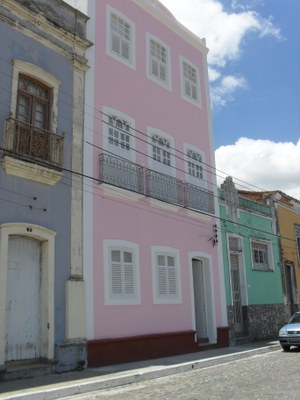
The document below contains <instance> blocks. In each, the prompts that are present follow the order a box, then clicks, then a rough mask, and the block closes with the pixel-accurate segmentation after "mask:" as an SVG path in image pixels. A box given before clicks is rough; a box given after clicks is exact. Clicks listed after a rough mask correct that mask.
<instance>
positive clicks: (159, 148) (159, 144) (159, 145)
mask: <svg viewBox="0 0 300 400" xmlns="http://www.w3.org/2000/svg"><path fill="white" fill-rule="evenodd" d="M152 158H153V160H155V161H158V162H160V163H162V164H165V165H167V166H171V146H170V142H169V141H168V140H167V139H165V138H163V137H161V136H159V135H152Z"/></svg>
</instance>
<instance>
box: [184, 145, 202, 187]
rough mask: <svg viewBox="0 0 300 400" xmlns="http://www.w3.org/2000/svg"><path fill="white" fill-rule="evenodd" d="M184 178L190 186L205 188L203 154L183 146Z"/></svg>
mask: <svg viewBox="0 0 300 400" xmlns="http://www.w3.org/2000/svg"><path fill="white" fill-rule="evenodd" d="M184 154H185V156H184V159H185V177H186V181H187V182H188V183H190V184H192V185H195V186H200V187H201V188H206V176H205V171H204V168H203V163H204V153H203V152H202V151H201V150H200V149H198V148H197V147H195V146H193V145H190V144H184Z"/></svg>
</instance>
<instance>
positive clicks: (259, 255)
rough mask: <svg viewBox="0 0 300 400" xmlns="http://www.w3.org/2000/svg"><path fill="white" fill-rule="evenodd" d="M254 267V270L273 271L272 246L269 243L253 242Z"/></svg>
mask: <svg viewBox="0 0 300 400" xmlns="http://www.w3.org/2000/svg"><path fill="white" fill-rule="evenodd" d="M251 251H252V265H253V269H254V270H258V271H272V270H273V268H272V266H271V257H270V246H269V244H268V243H265V242H259V241H254V240H253V241H251Z"/></svg>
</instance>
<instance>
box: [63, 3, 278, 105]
mask: <svg viewBox="0 0 300 400" xmlns="http://www.w3.org/2000/svg"><path fill="white" fill-rule="evenodd" d="M66 1H67V2H68V3H69V4H71V5H73V6H75V7H77V8H79V9H80V10H81V11H83V12H86V5H87V0H66ZM94 1H98V0H94ZM160 1H161V3H162V4H164V5H165V6H166V7H167V8H168V9H169V10H170V11H171V12H172V13H173V14H174V16H175V17H176V18H177V19H178V21H180V22H181V23H182V24H183V25H185V26H186V27H187V28H188V29H190V30H191V31H192V32H194V33H195V34H196V35H197V36H199V37H200V38H202V37H205V38H206V43H207V46H208V47H209V49H210V51H209V53H208V62H209V67H210V68H209V78H210V80H211V83H212V93H213V94H214V95H213V96H212V104H213V105H214V106H225V105H226V104H227V103H228V102H229V101H231V100H232V99H233V98H234V94H235V92H236V91H238V90H243V89H245V88H246V87H247V85H246V78H243V77H240V78H233V77H226V76H225V77H224V74H225V72H224V68H225V67H226V66H227V65H228V63H230V62H231V61H233V60H236V59H238V58H239V57H241V54H242V52H243V50H244V46H243V44H244V42H245V38H246V36H247V34H249V33H250V32H254V33H256V35H257V38H264V37H266V36H271V37H273V38H276V39H282V37H281V33H280V30H279V29H278V28H277V27H276V26H275V25H274V23H273V20H272V17H269V18H263V17H262V16H261V15H260V14H259V13H257V12H255V11H254V9H255V7H257V6H258V5H259V4H261V2H262V0H248V1H245V0H243V1H241V0H232V2H231V3H230V2H229V0H228V3H229V5H230V6H231V9H230V11H227V10H225V9H224V7H223V5H222V3H221V1H220V0H188V2H187V1H184V0H160ZM239 75H240V74H239ZM229 79H234V84H233V85H231V87H230V90H229V91H226V87H225V86H226V82H228V80H229ZM227 89H228V88H227ZM224 93H225V96H224V97H223V98H222V99H221V97H220V94H224Z"/></svg>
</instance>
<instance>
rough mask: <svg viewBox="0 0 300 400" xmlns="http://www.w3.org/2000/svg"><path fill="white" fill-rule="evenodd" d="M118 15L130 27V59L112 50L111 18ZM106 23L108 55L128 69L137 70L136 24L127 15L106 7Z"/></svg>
mask: <svg viewBox="0 0 300 400" xmlns="http://www.w3.org/2000/svg"><path fill="white" fill-rule="evenodd" d="M112 15H116V16H117V17H118V18H120V19H121V20H122V21H124V23H126V24H128V25H129V26H130V39H129V41H128V45H129V57H128V58H126V57H122V55H120V54H118V53H116V52H114V51H113V50H112V24H111V16H112ZM106 21H107V32H106V53H107V54H108V55H109V56H111V57H112V58H114V59H115V60H117V61H119V62H121V63H122V64H124V65H127V66H128V67H130V68H132V69H135V68H136V54H135V52H136V50H135V48H136V47H135V46H136V44H135V43H136V39H135V24H134V22H133V21H131V20H130V19H129V18H128V17H126V15H124V14H123V13H122V12H121V11H119V10H117V9H115V8H113V7H111V6H107V7H106Z"/></svg>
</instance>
